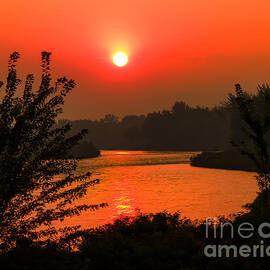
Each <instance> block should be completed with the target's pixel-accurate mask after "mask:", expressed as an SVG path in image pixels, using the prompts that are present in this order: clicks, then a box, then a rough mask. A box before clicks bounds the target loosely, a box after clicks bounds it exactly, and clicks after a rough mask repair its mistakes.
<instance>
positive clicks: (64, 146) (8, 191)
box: [0, 52, 105, 250]
mask: <svg viewBox="0 0 270 270" xmlns="http://www.w3.org/2000/svg"><path fill="white" fill-rule="evenodd" d="M18 59H19V53H17V52H15V53H12V54H11V55H10V59H9V63H8V77H7V82H6V87H5V90H4V92H2V97H1V101H0V228H1V229H0V244H1V246H0V250H6V249H9V248H10V247H12V246H14V245H15V244H16V241H18V239H21V238H28V239H31V240H39V239H45V238H46V237H48V236H51V237H52V236H54V235H56V234H57V233H58V231H57V230H56V229H55V228H54V227H53V226H52V222H53V221H56V220H61V221H62V220H63V219H64V218H65V217H67V216H73V215H79V214H80V213H81V211H84V210H87V209H91V210H95V209H98V208H99V207H104V206H105V204H100V205H86V204H84V205H77V206H73V207H70V206H69V205H70V204H71V203H72V202H73V201H74V200H76V199H78V198H80V197H81V196H83V195H84V194H85V192H86V190H87V188H88V187H89V186H93V185H95V184H97V183H98V182H99V181H98V180H90V179H89V177H90V173H86V174H84V175H75V173H74V171H75V169H76V167H77V161H76V160H74V159H66V158H65V156H66V154H67V152H68V151H69V150H70V149H71V148H72V147H73V146H74V145H76V144H77V143H78V141H79V140H81V139H82V137H83V136H84V134H85V133H86V130H82V131H80V132H79V133H77V134H75V135H73V136H71V137H67V136H66V134H67V132H68V131H69V130H70V128H71V127H70V125H68V124H66V125H63V126H62V127H61V128H55V127H54V126H55V119H56V117H57V116H58V115H59V114H60V113H61V112H62V107H63V104H64V97H65V96H66V95H67V94H68V93H70V91H71V90H72V89H73V88H74V87H75V82H74V81H73V80H68V79H67V78H65V77H62V78H59V79H58V80H57V81H56V82H55V83H54V84H53V83H52V78H51V74H50V53H48V52H42V64H41V67H42V77H41V84H40V86H39V88H38V90H37V91H33V89H32V87H33V83H34V76H33V75H32V74H30V75H28V76H27V77H26V81H25V85H24V90H23V93H22V95H20V94H19V91H17V90H18V86H19V85H20V84H21V80H20V79H18V77H17V72H16V63H17V61H18ZM0 86H3V82H0ZM56 176H57V177H56ZM41 225H42V228H39V227H40V226H41ZM76 230H78V228H75V227H74V228H71V227H69V228H64V229H63V230H62V232H65V233H71V232H74V231H76Z"/></svg>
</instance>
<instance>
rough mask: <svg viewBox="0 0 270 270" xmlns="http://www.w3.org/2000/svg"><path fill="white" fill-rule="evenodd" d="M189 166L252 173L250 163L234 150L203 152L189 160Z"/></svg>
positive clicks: (252, 167)
mask: <svg viewBox="0 0 270 270" xmlns="http://www.w3.org/2000/svg"><path fill="white" fill-rule="evenodd" d="M190 164H191V166H194V167H205V168H215V169H226V170H242V171H249V172H254V171H255V170H256V168H255V166H254V164H253V163H252V161H250V160H249V159H248V158H247V157H246V156H243V155H242V154H240V153H239V152H237V151H235V150H227V151H212V152H210V151H205V152H202V153H200V154H197V155H196V156H194V157H191V159H190Z"/></svg>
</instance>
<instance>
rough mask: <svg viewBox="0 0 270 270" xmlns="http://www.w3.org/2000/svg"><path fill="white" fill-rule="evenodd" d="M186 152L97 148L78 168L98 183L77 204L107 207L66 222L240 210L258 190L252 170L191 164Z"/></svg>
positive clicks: (96, 222) (199, 216)
mask: <svg viewBox="0 0 270 270" xmlns="http://www.w3.org/2000/svg"><path fill="white" fill-rule="evenodd" d="M194 154H196V153H192V152H158V151H102V152H101V157H98V158H94V159H84V160H81V161H80V162H79V168H78V172H80V173H84V172H86V171H89V170H90V171H92V173H93V174H92V178H93V179H95V178H98V179H100V181H101V182H100V184H98V185H96V186H95V187H93V188H90V189H89V190H88V192H87V194H86V196H85V197H83V198H82V199H80V201H79V202H80V203H90V204H97V203H102V202H106V203H108V204H109V206H108V207H106V208H103V209H100V210H97V211H93V212H90V211H88V212H86V213H83V214H82V215H81V216H78V217H77V216H76V217H72V218H68V219H67V221H65V223H66V222H67V224H68V225H78V224H79V225H82V226H83V227H89V226H90V227H93V226H98V225H102V224H105V223H108V222H111V221H113V220H114V219H115V218H117V217H119V216H121V215H135V214H137V213H138V212H143V213H149V212H153V213H155V212H159V211H164V210H166V211H168V212H175V211H180V212H181V213H182V215H183V216H186V217H188V218H191V219H192V220H194V219H203V218H205V217H216V216H219V215H225V216H228V215H229V214H232V213H236V212H239V211H241V210H242V206H243V205H244V204H246V203H248V202H251V201H252V200H253V199H254V198H255V197H256V192H257V191H258V189H257V185H256V181H255V178H254V173H251V172H244V171H231V170H219V169H207V168H198V167H192V166H190V164H189V159H190V157H191V156H192V155H194Z"/></svg>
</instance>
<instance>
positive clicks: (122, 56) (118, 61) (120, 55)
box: [113, 52, 128, 67]
mask: <svg viewBox="0 0 270 270" xmlns="http://www.w3.org/2000/svg"><path fill="white" fill-rule="evenodd" d="M113 63H114V64H115V65H116V66H118V67H123V66H125V65H126V64H127V63H128V56H127V54H126V53H124V52H117V53H115V54H114V55H113Z"/></svg>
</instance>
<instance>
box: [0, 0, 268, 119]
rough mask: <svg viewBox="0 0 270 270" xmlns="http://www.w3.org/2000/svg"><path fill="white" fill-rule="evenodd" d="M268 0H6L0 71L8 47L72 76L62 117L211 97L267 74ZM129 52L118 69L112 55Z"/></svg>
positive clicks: (31, 67)
mask: <svg viewBox="0 0 270 270" xmlns="http://www.w3.org/2000/svg"><path fill="white" fill-rule="evenodd" d="M269 10H270V2H269V1H268V0H257V1H254V0H252V1H251V0H246V1H243V0H218V1H216V0H208V1H207V0H188V1H186V0H167V1H165V0H147V1H146V0H136V1H135V0H115V1H113V0H87V1H86V0H76V1H75V0H65V1H64V0H47V1H41V0H16V1H15V0H8V1H1V3H0V12H1V16H0V30H1V32H0V63H1V65H0V78H4V76H5V74H6V66H7V59H8V55H9V53H10V52H12V51H14V50H18V51H19V52H21V54H22V59H21V65H20V68H19V70H20V72H21V74H22V76H25V72H31V73H32V72H35V73H36V74H38V70H39V59H40V55H39V53H40V51H42V50H49V51H52V52H53V56H52V60H53V62H52V68H53V70H54V73H55V75H63V74H65V75H67V76H70V77H72V78H73V79H75V80H76V82H77V83H78V87H77V88H76V90H74V92H73V93H72V94H71V96H69V97H68V100H67V103H66V107H65V114H64V116H65V117H67V118H71V119H78V118H92V119H93V118H97V117H101V116H103V115H104V114H106V113H115V114H117V115H119V116H123V115H125V114H134V113H135V114H140V113H146V112H151V111H153V110H161V109H165V108H169V107H171V105H173V103H174V102H175V101H176V100H184V101H186V102H188V103H189V104H191V105H197V104H198V105H211V106H212V105H215V104H218V103H219V102H220V101H222V99H224V98H225V97H226V94H227V93H228V92H229V91H231V90H232V89H233V85H234V83H236V82H240V83H242V85H243V86H244V87H246V88H247V89H248V90H254V88H255V87H256V84H257V83H261V82H267V81H268V82H270V80H269V78H270V16H269ZM118 50H124V51H126V52H127V53H128V54H129V64H128V65H127V66H126V67H124V68H117V67H115V66H114V65H113V64H112V61H111V55H112V53H113V52H115V51H118Z"/></svg>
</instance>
